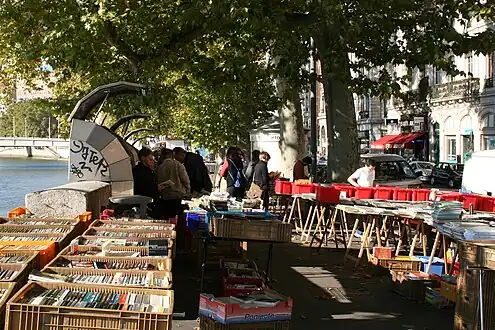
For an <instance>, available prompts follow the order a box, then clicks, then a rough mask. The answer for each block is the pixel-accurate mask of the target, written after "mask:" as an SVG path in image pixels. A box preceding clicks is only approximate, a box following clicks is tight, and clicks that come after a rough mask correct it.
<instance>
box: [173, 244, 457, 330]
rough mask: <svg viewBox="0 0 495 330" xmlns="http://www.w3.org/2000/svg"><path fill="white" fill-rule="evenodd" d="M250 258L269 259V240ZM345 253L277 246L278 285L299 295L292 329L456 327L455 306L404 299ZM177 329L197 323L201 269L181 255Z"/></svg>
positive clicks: (212, 278) (215, 284)
mask: <svg viewBox="0 0 495 330" xmlns="http://www.w3.org/2000/svg"><path fill="white" fill-rule="evenodd" d="M248 251H249V253H248V254H249V258H250V259H252V260H255V261H256V262H257V264H258V266H259V267H260V268H262V267H264V265H265V264H266V257H267V253H268V245H267V244H260V243H255V244H254V243H253V244H250V245H249V249H248ZM343 256H344V253H343V252H342V251H337V250H333V249H321V251H320V253H316V252H315V251H314V250H312V249H310V248H309V247H307V246H302V245H298V244H295V243H290V244H280V245H275V247H274V251H273V278H274V280H275V281H274V283H273V288H274V289H275V290H277V291H279V292H280V293H282V294H284V295H287V296H290V297H292V298H293V300H294V309H293V314H292V315H293V316H292V322H291V329H296V330H299V329H301V330H304V329H332V330H337V329H358V328H361V329H380V330H386V329H390V330H398V329H405V330H408V329H410V330H419V329H420V330H426V329H435V330H443V329H445V330H447V329H452V328H453V308H451V307H449V308H444V309H437V308H434V307H432V306H429V305H426V304H421V303H415V302H411V301H407V300H405V299H404V298H403V297H401V296H399V295H397V294H395V293H393V292H391V291H390V290H389V283H388V279H387V277H376V276H370V275H369V274H368V273H367V270H366V269H363V268H354V267H353V264H349V263H348V264H346V265H344V262H343V261H344V258H343ZM219 282H220V274H219V273H217V272H208V276H207V282H206V283H205V291H207V292H211V293H217V292H219V289H220V284H219ZM174 289H175V311H176V312H185V313H186V318H185V320H178V319H177V320H174V329H175V328H181V329H193V328H194V327H197V326H198V325H197V323H196V318H197V315H198V300H199V271H198V267H197V262H195V261H194V259H193V258H188V257H186V255H179V256H178V258H177V260H176V262H175V264H174Z"/></svg>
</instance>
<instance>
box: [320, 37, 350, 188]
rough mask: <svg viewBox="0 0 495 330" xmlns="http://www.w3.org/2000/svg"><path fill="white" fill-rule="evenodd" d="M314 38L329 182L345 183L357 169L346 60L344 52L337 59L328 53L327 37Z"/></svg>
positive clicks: (347, 59)
mask: <svg viewBox="0 0 495 330" xmlns="http://www.w3.org/2000/svg"><path fill="white" fill-rule="evenodd" d="M315 39H316V41H317V47H318V48H319V49H320V54H319V55H320V60H321V70H322V75H323V86H324V90H325V93H324V94H325V102H326V105H327V106H326V120H327V136H328V157H327V160H328V165H329V166H328V168H329V170H330V171H329V179H331V181H332V182H345V181H346V179H347V177H348V176H349V175H351V174H352V173H353V172H354V171H355V170H356V169H357V168H358V167H359V139H358V134H357V122H356V113H355V109H354V101H353V96H352V92H351V91H350V90H349V82H350V78H351V73H350V68H349V57H348V54H347V53H346V52H345V51H342V52H341V53H340V54H339V55H338V56H336V55H335V49H333V50H332V51H329V50H328V49H327V47H329V44H328V42H326V41H327V40H328V39H327V38H325V37H324V38H321V39H319V38H315ZM325 39H327V40H325ZM325 54H327V55H326V56H325ZM330 54H332V56H330Z"/></svg>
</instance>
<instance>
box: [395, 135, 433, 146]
mask: <svg viewBox="0 0 495 330" xmlns="http://www.w3.org/2000/svg"><path fill="white" fill-rule="evenodd" d="M424 135H425V133H424V132H423V133H408V134H401V135H399V136H398V137H397V138H396V139H394V140H393V141H391V142H389V143H392V144H398V145H400V146H401V147H402V145H404V144H406V143H409V142H412V141H414V140H417V139H419V138H422V137H423V136H424Z"/></svg>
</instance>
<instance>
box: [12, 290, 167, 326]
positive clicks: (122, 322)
mask: <svg viewBox="0 0 495 330" xmlns="http://www.w3.org/2000/svg"><path fill="white" fill-rule="evenodd" d="M42 288H44V289H45V290H46V289H62V290H64V289H65V290H74V291H75V290H77V291H82V292H104V293H134V294H141V295H143V294H153V295H159V296H168V297H169V299H170V308H169V311H168V312H167V313H150V312H137V311H136V312H134V311H121V310H113V309H98V308H79V307H66V306H47V305H29V304H26V303H21V302H20V301H21V299H22V298H23V297H24V296H26V295H27V294H29V292H30V291H32V290H40V289H42ZM173 307H174V292H173V291H172V290H154V289H137V288H117V287H97V286H91V285H83V284H69V283H28V284H27V285H26V286H24V287H23V288H22V289H21V291H20V292H18V293H17V294H16V295H14V297H13V298H12V299H11V300H10V302H9V303H8V305H7V315H6V317H5V319H6V322H5V329H6V330H14V329H16V330H17V329H32V326H33V325H35V326H36V329H40V330H41V329H53V327H54V325H56V326H55V327H56V328H58V329H74V328H78V329H107V330H121V329H133V330H149V329H154V330H168V329H171V328H172V325H171V322H172V311H173ZM76 324H77V326H75V327H74V325H76Z"/></svg>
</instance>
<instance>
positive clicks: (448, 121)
mask: <svg viewBox="0 0 495 330" xmlns="http://www.w3.org/2000/svg"><path fill="white" fill-rule="evenodd" d="M444 126H445V129H446V130H453V129H454V128H455V124H454V119H452V117H447V119H445V122H444Z"/></svg>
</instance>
